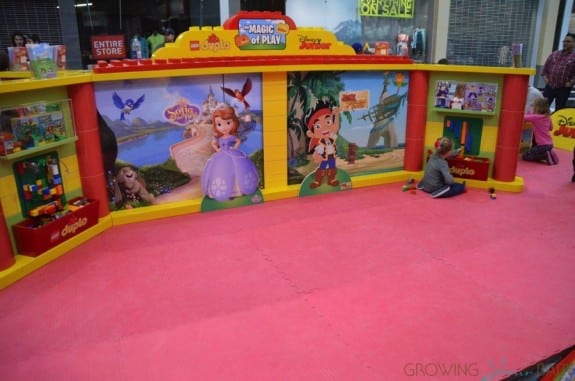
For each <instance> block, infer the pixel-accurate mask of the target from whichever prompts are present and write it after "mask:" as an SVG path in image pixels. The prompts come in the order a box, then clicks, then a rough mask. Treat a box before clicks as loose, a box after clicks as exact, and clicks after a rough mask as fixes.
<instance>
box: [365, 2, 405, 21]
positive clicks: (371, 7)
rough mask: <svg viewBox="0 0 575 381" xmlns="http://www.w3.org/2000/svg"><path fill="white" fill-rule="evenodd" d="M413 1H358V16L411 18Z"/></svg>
mask: <svg viewBox="0 0 575 381" xmlns="http://www.w3.org/2000/svg"><path fill="white" fill-rule="evenodd" d="M414 5H415V0H359V15H360V16H378V17H394V18H405V19H411V18H413V7H414Z"/></svg>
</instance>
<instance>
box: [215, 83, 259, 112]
mask: <svg viewBox="0 0 575 381" xmlns="http://www.w3.org/2000/svg"><path fill="white" fill-rule="evenodd" d="M251 89H252V80H251V79H250V78H247V79H246V81H245V82H244V86H243V87H242V90H241V91H240V90H238V89H235V90H232V89H230V88H228V87H222V90H223V91H224V92H225V93H226V94H228V95H230V96H232V97H234V98H236V99H237V100H239V101H240V102H243V104H244V106H245V107H246V108H248V107H250V104H249V103H248V102H247V101H246V95H248V93H249V92H250V90H251Z"/></svg>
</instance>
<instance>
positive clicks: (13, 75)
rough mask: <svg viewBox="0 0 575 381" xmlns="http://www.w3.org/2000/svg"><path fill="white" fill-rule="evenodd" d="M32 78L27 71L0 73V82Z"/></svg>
mask: <svg viewBox="0 0 575 381" xmlns="http://www.w3.org/2000/svg"><path fill="white" fill-rule="evenodd" d="M27 78H32V73H31V72H29V71H0V81H1V80H4V79H27Z"/></svg>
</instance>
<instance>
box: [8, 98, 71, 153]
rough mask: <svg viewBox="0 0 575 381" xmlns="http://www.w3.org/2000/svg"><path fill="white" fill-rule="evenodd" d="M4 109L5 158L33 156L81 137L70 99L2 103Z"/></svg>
mask: <svg viewBox="0 0 575 381" xmlns="http://www.w3.org/2000/svg"><path fill="white" fill-rule="evenodd" d="M0 113H1V114H2V116H3V124H2V126H1V134H0V159H2V160H14V159H20V158H25V157H29V156H32V155H35V154H39V153H42V152H46V151H48V150H52V149H54V148H56V147H60V146H63V145H66V144H70V143H74V142H75V141H76V140H77V138H76V133H75V126H74V118H73V116H72V104H71V100H70V99H61V100H56V101H39V102H34V103H28V104H21V105H16V106H10V107H2V108H0Z"/></svg>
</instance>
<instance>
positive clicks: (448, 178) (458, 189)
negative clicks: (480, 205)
mask: <svg viewBox="0 0 575 381" xmlns="http://www.w3.org/2000/svg"><path fill="white" fill-rule="evenodd" d="M460 149H461V148H460ZM452 150H453V142H452V141H451V139H449V138H446V137H443V138H440V139H438V140H437V141H436V142H435V153H433V154H432V155H431V157H430V158H429V161H428V162H427V165H426V166H425V172H424V173H423V178H422V179H421V181H420V182H419V184H417V189H421V190H423V191H424V192H427V193H431V196H432V197H433V198H445V197H453V196H457V195H458V194H461V193H463V192H465V181H464V182H463V183H462V184H460V183H456V182H455V180H454V179H453V176H452V175H451V173H450V172H449V165H448V164H447V160H445V159H447V158H448V157H450V156H452V155H453V152H452Z"/></svg>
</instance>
